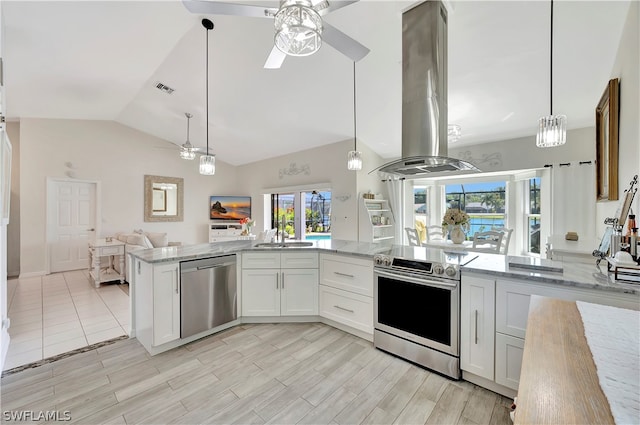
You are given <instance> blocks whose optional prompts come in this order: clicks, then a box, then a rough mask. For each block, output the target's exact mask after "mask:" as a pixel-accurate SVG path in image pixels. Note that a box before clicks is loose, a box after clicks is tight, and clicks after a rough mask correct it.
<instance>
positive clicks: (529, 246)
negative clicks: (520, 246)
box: [525, 177, 540, 254]
mask: <svg viewBox="0 0 640 425" xmlns="http://www.w3.org/2000/svg"><path fill="white" fill-rule="evenodd" d="M526 193H527V204H526V211H525V216H526V220H527V225H526V229H527V232H526V234H527V237H526V247H525V250H526V251H527V252H530V253H533V254H540V177H535V178H532V179H529V184H528V190H527V192H526Z"/></svg>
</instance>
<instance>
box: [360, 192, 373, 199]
mask: <svg viewBox="0 0 640 425" xmlns="http://www.w3.org/2000/svg"><path fill="white" fill-rule="evenodd" d="M362 197H363V198H364V199H374V197H375V195H374V194H373V193H371V192H367V193H363V194H362Z"/></svg>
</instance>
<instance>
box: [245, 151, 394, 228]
mask: <svg viewBox="0 0 640 425" xmlns="http://www.w3.org/2000/svg"><path fill="white" fill-rule="evenodd" d="M352 147H353V140H351V141H344V142H338V143H333V144H330V145H327V146H322V147H319V148H314V149H309V150H305V151H301V152H296V153H293V154H289V155H283V156H279V157H275V158H270V159H265V160H263V161H259V162H254V163H251V164H247V165H242V166H239V167H238V170H237V173H238V190H239V192H241V193H242V194H249V195H251V197H252V215H253V218H254V219H255V220H256V232H260V231H261V230H263V229H265V228H268V227H269V226H270V223H265V220H264V219H263V217H262V214H260V215H258V212H259V211H264V210H265V209H266V210H268V209H269V208H270V206H269V205H264V196H263V194H265V193H271V191H275V190H277V189H282V188H295V187H312V186H313V185H315V184H322V183H329V184H330V186H331V197H332V203H331V208H332V210H331V235H332V237H333V238H336V239H346V240H357V237H358V202H357V201H358V199H357V198H358V197H357V191H358V190H364V191H366V190H365V188H368V187H369V186H371V189H372V192H373V191H376V190H380V188H379V187H378V188H376V187H375V180H376V179H375V178H371V177H368V176H366V173H368V171H370V170H371V169H373V168H375V167H376V166H377V165H378V164H379V162H380V161H381V159H380V158H379V157H378V156H377V155H376V154H375V153H373V152H372V151H371V150H370V149H369V148H368V147H366V146H364V145H362V144H361V143H359V144H358V149H359V150H361V151H362V152H363V156H364V158H365V159H364V166H363V170H362V171H360V172H357V173H356V172H353V171H349V170H347V153H348V152H349V150H351V149H352ZM370 162H375V163H376V165H375V166H372V165H371V164H370ZM360 178H361V179H363V181H364V183H362V185H359V184H358V179H360Z"/></svg>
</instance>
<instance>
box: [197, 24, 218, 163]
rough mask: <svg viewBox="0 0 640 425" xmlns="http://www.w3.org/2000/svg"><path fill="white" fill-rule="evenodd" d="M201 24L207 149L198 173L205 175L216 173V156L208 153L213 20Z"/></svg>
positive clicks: (201, 159) (201, 158)
mask: <svg viewBox="0 0 640 425" xmlns="http://www.w3.org/2000/svg"><path fill="white" fill-rule="evenodd" d="M202 26H203V27H204V28H205V30H206V32H205V33H206V36H207V40H206V55H205V57H206V60H207V62H206V65H205V70H206V71H205V97H206V99H207V105H206V111H207V121H206V123H205V124H206V126H207V151H206V152H205V154H204V155H202V156H201V157H200V174H204V175H206V176H212V175H214V174H215V173H216V157H215V155H209V31H211V30H212V29H213V22H211V21H210V20H208V19H203V20H202Z"/></svg>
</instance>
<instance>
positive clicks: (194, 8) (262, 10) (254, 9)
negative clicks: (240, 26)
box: [182, 0, 278, 18]
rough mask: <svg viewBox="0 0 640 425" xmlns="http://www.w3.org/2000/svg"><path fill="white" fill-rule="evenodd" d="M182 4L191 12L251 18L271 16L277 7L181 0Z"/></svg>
mask: <svg viewBox="0 0 640 425" xmlns="http://www.w3.org/2000/svg"><path fill="white" fill-rule="evenodd" d="M182 4H184V7H186V8H187V10H188V11H189V12H191V13H202V14H207V15H234V16H250V17H253V18H271V17H273V15H274V14H275V12H276V11H277V10H278V9H274V8H269V7H262V6H252V5H248V4H236V3H221V2H217V1H202V0H182Z"/></svg>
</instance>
